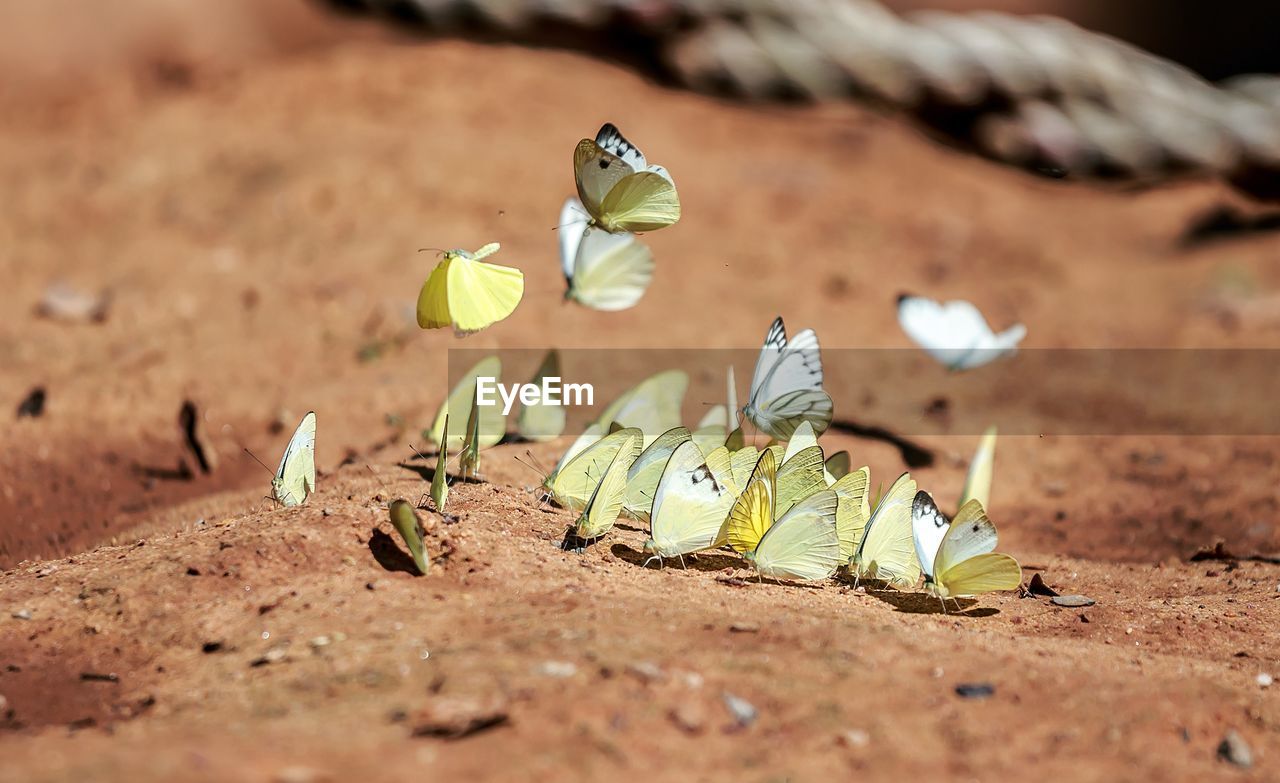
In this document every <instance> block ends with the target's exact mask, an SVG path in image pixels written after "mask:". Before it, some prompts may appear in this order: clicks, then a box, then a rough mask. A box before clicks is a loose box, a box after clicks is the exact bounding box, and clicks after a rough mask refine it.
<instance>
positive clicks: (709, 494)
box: [644, 440, 735, 565]
mask: <svg viewBox="0 0 1280 783" xmlns="http://www.w3.org/2000/svg"><path fill="white" fill-rule="evenodd" d="M719 453H720V455H722V457H721V466H722V467H721V469H722V470H723V469H724V468H727V458H728V453H727V452H725V450H724V449H720V450H719ZM712 461H713V460H712V459H706V458H704V457H703V456H702V452H701V451H699V450H698V447H697V445H695V444H694V443H693V442H692V441H689V440H686V441H684V442H683V443H681V444H680V445H679V446H677V447H676V449H675V451H673V452H672V453H671V458H670V459H669V460H668V461H667V464H666V467H665V468H664V469H663V471H662V477H661V478H660V479H659V480H658V486H657V489H656V491H655V492H654V495H653V507H652V511H651V512H650V514H649V539H648V540H647V541H645V543H644V551H645V552H647V553H648V554H650V555H651V556H652V557H651V558H650V559H651V560H652V559H654V558H656V559H658V560H659V561H661V560H662V559H663V558H666V557H678V558H680V562H681V563H683V562H684V555H686V554H689V553H690V552H698V551H701V550H703V549H710V548H711V547H712V546H713V545H714V544H715V542H716V538H717V535H718V533H719V531H720V527H721V525H723V524H724V520H725V517H726V516H727V515H728V513H729V509H730V508H731V507H732V506H733V502H734V497H735V494H734V492H733V490H732V489H731V488H730V487H729V486H728V485H726V483H725V482H724V479H723V474H722V475H721V477H720V478H717V476H716V472H715V470H714V469H713V468H712V467H711V466H710V464H708V463H710V462H712ZM645 564H646V565H648V562H646V563H645Z"/></svg>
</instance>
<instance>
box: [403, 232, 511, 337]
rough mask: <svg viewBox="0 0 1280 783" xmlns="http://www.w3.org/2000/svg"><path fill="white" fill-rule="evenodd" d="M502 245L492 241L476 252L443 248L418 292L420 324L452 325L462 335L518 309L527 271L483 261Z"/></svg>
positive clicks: (428, 327) (441, 326) (429, 325)
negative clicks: (441, 255)
mask: <svg viewBox="0 0 1280 783" xmlns="http://www.w3.org/2000/svg"><path fill="white" fill-rule="evenodd" d="M499 247H500V246H499V245H498V243H497V242H491V243H489V244H487V245H485V246H484V247H482V248H480V249H479V250H477V251H476V252H474V253H469V252H467V251H466V250H446V251H444V254H443V258H441V259H440V263H438V264H436V268H435V269H433V270H431V275H430V276H429V277H428V278H427V282H425V283H423V285H422V291H421V292H420V293H419V294H418V326H421V327H422V328H423V329H441V328H444V327H446V326H452V327H453V330H454V332H455V333H456V334H458V335H460V336H461V335H466V334H471V333H472V332H478V331H480V330H481V329H484V328H486V327H489V326H492V325H493V324H495V323H497V322H498V321H501V320H502V319H504V318H506V317H507V316H509V315H511V314H512V313H513V312H515V309H516V306H517V305H518V304H520V298H521V297H522V296H524V273H523V272H521V271H520V270H519V269H514V268H512V267H509V266H499V265H498V264H491V263H488V262H486V261H484V259H485V258H488V257H489V256H491V255H493V254H494V253H496V252H498V249H499Z"/></svg>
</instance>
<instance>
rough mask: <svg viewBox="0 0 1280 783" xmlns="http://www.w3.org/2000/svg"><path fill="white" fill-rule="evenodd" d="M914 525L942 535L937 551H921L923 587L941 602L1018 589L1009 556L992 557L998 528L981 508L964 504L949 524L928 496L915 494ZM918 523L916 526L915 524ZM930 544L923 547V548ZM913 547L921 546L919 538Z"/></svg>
mask: <svg viewBox="0 0 1280 783" xmlns="http://www.w3.org/2000/svg"><path fill="white" fill-rule="evenodd" d="M911 515H912V520H913V525H917V526H920V527H923V528H925V529H929V530H932V529H935V527H936V526H937V525H938V524H939V522H941V523H942V528H941V529H942V535H941V537H940V538H939V540H938V545H937V548H936V549H932V550H931V549H930V548H929V546H925V547H923V548H921V549H920V551H919V553H918V554H919V556H920V564H921V566H922V567H923V569H924V573H925V586H926V587H927V588H928V589H929V592H930V593H931V594H932V595H934V596H936V597H937V598H938V599H939V600H940V601H942V609H943V611H944V612H945V611H946V608H947V603H946V599H948V598H962V597H968V596H975V595H980V594H982V593H990V592H993V591H996V590H1013V589H1014V588H1016V587H1018V586H1019V585H1020V584H1022V567H1021V566H1019V565H1018V561H1017V560H1015V559H1013V558H1012V557H1010V556H1009V555H1006V554H1002V553H999V552H996V551H995V548H996V544H997V542H998V538H997V536H996V526H995V525H994V524H992V522H991V520H990V519H988V518H987V514H986V512H985V511H983V510H982V504H981V503H979V502H978V501H976V500H970V501H969V502H967V503H965V504H964V505H963V506H962V507H961V508H960V511H959V512H957V513H956V518H955V519H954V520H952V521H951V522H950V523H947V522H946V517H945V516H944V515H943V513H942V512H941V511H939V510H938V507H937V506H936V505H935V504H934V502H933V499H932V498H930V497H929V493H927V492H923V491H921V492H917V493H916V496H915V500H914V502H913V504H912V513H911ZM917 520H918V521H917ZM927 543H928V542H926V544H927ZM916 546H917V547H920V546H921V540H920V538H919V537H917V539H916Z"/></svg>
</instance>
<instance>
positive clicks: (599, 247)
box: [559, 198, 653, 312]
mask: <svg viewBox="0 0 1280 783" xmlns="http://www.w3.org/2000/svg"><path fill="white" fill-rule="evenodd" d="M586 214H587V213H586V210H585V209H584V208H583V206H582V204H581V202H579V201H578V200H577V199H575V198H571V199H569V200H568V201H566V202H565V203H564V207H563V208H562V209H561V210H560V229H559V230H560V265H561V268H562V269H563V270H564V279H565V283H566V284H567V288H566V289H565V292H564V298H565V299H571V300H573V301H575V302H577V303H578V304H581V305H585V306H586V307H590V308H592V309H594V310H604V311H606V312H611V311H616V310H626V309H627V308H629V307H634V306H635V305H636V303H637V302H639V301H640V299H641V297H643V296H644V293H645V291H647V290H648V288H649V281H651V280H652V279H653V253H651V252H649V248H647V247H645V246H644V243H643V242H641V241H640V240H639V239H637V238H636V236H635V235H634V234H629V233H627V232H619V233H616V234H611V233H609V232H608V231H605V230H604V229H602V228H596V227H595V226H592V225H589V224H588V223H587V221H586V220H585V219H584V217H583V216H585V215H586Z"/></svg>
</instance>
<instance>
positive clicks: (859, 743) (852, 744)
mask: <svg viewBox="0 0 1280 783" xmlns="http://www.w3.org/2000/svg"><path fill="white" fill-rule="evenodd" d="M837 740H838V741H839V742H840V744H841V745H844V746H845V747H849V748H865V747H866V746H868V745H870V744H871V735H870V734H868V733H867V732H865V731H863V730H862V729H849V730H848V731H846V732H844V733H843V734H841V735H840V736H839V737H837Z"/></svg>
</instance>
